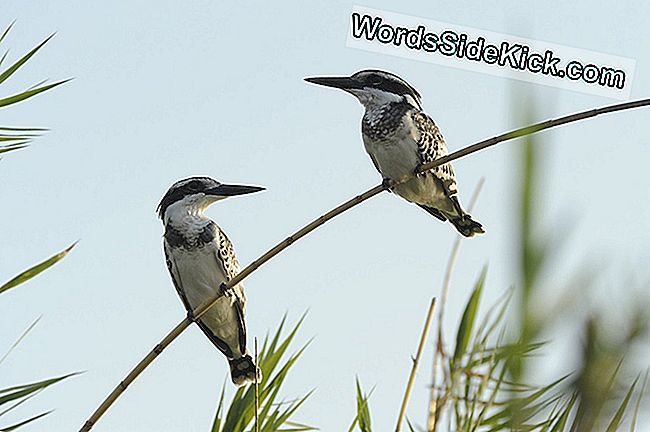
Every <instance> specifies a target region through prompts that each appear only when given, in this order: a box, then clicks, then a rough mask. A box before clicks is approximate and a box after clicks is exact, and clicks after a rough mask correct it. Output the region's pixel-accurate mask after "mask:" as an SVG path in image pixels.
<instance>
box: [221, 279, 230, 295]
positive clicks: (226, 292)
mask: <svg viewBox="0 0 650 432" xmlns="http://www.w3.org/2000/svg"><path fill="white" fill-rule="evenodd" d="M219 291H220V292H221V295H223V296H226V297H227V296H229V295H230V289H229V288H228V286H227V285H226V283H225V282H221V285H219Z"/></svg>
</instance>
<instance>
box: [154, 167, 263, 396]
mask: <svg viewBox="0 0 650 432" xmlns="http://www.w3.org/2000/svg"><path fill="white" fill-rule="evenodd" d="M238 188H239V189H238ZM260 189H261V188H257V187H246V186H235V185H222V184H221V183H219V182H217V181H215V180H213V179H210V178H207V177H193V178H191V179H187V180H181V181H179V182H177V183H175V184H174V185H173V186H172V187H171V188H170V190H169V191H168V192H167V194H165V196H164V197H163V199H162V200H161V204H160V206H159V209H158V211H159V215H160V217H161V218H162V219H163V224H164V226H165V233H164V235H163V248H164V251H165V258H166V262H167V268H168V270H169V274H170V276H171V279H172V282H173V284H174V287H175V288H176V291H177V293H178V295H179V297H180V298H181V301H182V302H183V306H185V309H186V310H187V311H188V314H191V312H192V311H193V310H196V308H197V307H199V306H201V305H203V304H204V303H206V302H207V301H209V300H211V299H213V298H215V297H218V298H217V300H216V302H215V303H214V305H213V306H211V307H210V309H208V310H207V311H206V312H205V313H204V314H203V315H201V316H200V317H199V318H198V319H196V324H197V325H198V327H199V328H200V329H201V330H202V331H203V333H205V335H206V336H207V337H208V339H209V340H210V341H211V342H212V343H213V344H214V345H215V346H216V347H217V348H218V349H219V351H221V352H222V353H223V354H224V355H225V356H226V358H227V359H228V362H229V365H230V371H231V377H232V380H233V382H234V383H235V384H237V385H242V384H245V383H246V382H252V381H255V379H258V380H260V379H261V373H260V371H259V368H257V366H255V364H254V361H253V359H252V358H251V356H250V354H249V353H248V352H247V350H246V320H245V314H246V297H245V295H244V286H243V285H242V284H241V283H239V284H237V285H235V286H234V287H232V288H231V289H230V290H228V293H227V294H224V293H223V292H222V289H221V286H222V284H223V283H226V282H228V281H230V280H231V279H232V278H233V277H235V276H236V275H237V274H238V273H239V271H240V267H239V262H238V261H237V257H236V255H235V251H234V248H233V245H232V243H231V242H230V240H229V239H228V237H227V236H226V234H225V233H224V232H223V230H221V228H219V226H218V225H217V224H216V223H215V222H214V221H212V220H210V219H209V218H207V217H206V216H205V215H204V214H203V211H204V210H205V208H207V207H208V206H209V205H210V204H211V203H213V202H216V201H218V200H220V199H223V198H225V197H226V196H220V195H219V194H218V193H219V191H220V190H222V191H223V192H224V193H227V194H231V195H232V194H237V193H238V192H237V190H241V192H239V193H250V192H252V191H255V190H260Z"/></svg>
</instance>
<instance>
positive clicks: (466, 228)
mask: <svg viewBox="0 0 650 432" xmlns="http://www.w3.org/2000/svg"><path fill="white" fill-rule="evenodd" d="M449 222H451V223H452V224H453V225H454V227H456V229H457V230H458V232H459V233H461V234H462V235H464V236H465V237H474V236H475V235H477V234H483V233H485V230H484V229H483V225H481V224H480V223H478V222H476V221H475V220H474V219H472V217H471V216H470V215H469V214H467V213H464V214H463V215H462V216H460V217H455V218H449Z"/></svg>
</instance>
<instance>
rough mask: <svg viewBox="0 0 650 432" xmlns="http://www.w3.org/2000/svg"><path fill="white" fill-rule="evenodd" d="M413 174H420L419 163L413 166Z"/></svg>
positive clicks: (420, 166)
mask: <svg viewBox="0 0 650 432" xmlns="http://www.w3.org/2000/svg"><path fill="white" fill-rule="evenodd" d="M413 174H415V175H419V174H422V164H421V163H419V164H417V165H416V166H415V168H414V169H413Z"/></svg>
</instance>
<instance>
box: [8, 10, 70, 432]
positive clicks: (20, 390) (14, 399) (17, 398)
mask: <svg viewBox="0 0 650 432" xmlns="http://www.w3.org/2000/svg"><path fill="white" fill-rule="evenodd" d="M12 27H13V23H12V24H11V25H9V26H8V27H7V29H6V30H5V31H4V32H2V34H1V35H0V44H2V43H3V42H4V41H5V38H6V37H7V35H8V34H9V31H10V30H11V28H12ZM51 38H52V36H50V37H48V38H46V39H45V40H44V41H43V42H41V43H40V44H38V45H37V46H36V47H35V48H34V49H32V50H31V51H30V52H28V53H27V54H25V55H24V56H22V57H21V58H20V59H18V60H17V61H16V62H14V63H13V64H12V65H10V66H8V67H7V68H6V69H4V70H3V71H2V72H0V85H2V84H3V83H4V82H5V81H6V80H7V79H9V78H10V77H12V76H14V74H15V73H16V72H17V71H18V70H19V69H20V68H21V67H22V66H23V65H24V64H25V63H27V61H28V60H29V59H30V58H32V56H34V54H36V52H38V51H39V50H40V49H41V48H42V47H43V45H45V44H46V43H47V42H48V41H49V40H50V39H51ZM8 53H9V50H6V51H5V53H4V54H3V55H2V57H0V67H1V66H2V64H3V63H4V61H5V60H6V59H7V55H8ZM64 82H65V81H58V82H55V83H52V84H46V85H42V83H41V84H38V85H36V86H33V87H31V88H28V89H27V90H24V91H22V92H20V93H17V94H14V95H11V96H7V97H0V108H3V107H7V106H9V105H13V104H15V103H18V102H21V101H24V100H26V99H29V98H31V97H33V96H36V95H37V94H40V93H43V92H44V91H47V90H49V89H52V88H54V87H56V86H58V85H61V84H63V83H64ZM44 130H45V129H42V128H16V127H0V154H2V153H7V152H10V151H14V150H18V149H21V148H23V147H25V146H27V144H28V143H29V142H30V141H31V140H32V139H33V138H34V137H35V136H37V135H36V133H37V132H40V131H44ZM73 247H74V244H73V245H71V246H70V247H68V248H66V249H65V250H63V251H62V252H59V253H58V254H56V255H54V256H52V257H50V258H49V259H47V260H45V261H43V262H41V263H40V264H37V265H35V266H33V267H31V268H30V269H28V270H26V271H24V272H22V273H20V274H19V275H18V276H16V277H14V278H13V279H11V280H9V281H8V282H6V283H4V284H2V285H0V294H1V293H3V292H5V291H8V290H9V289H12V288H15V287H17V286H19V285H21V284H23V283H25V282H27V281H28V280H30V279H32V278H34V277H35V276H37V275H38V274H39V273H41V272H43V271H44V270H46V269H48V268H49V267H51V266H53V265H54V264H56V263H57V262H58V261H60V260H61V259H63V258H64V257H65V256H66V255H67V254H68V253H69V252H70V250H72V248H73ZM37 322H38V320H36V321H35V322H34V323H33V324H32V325H30V326H29V327H28V328H27V330H25V332H24V333H23V335H22V336H20V337H19V338H18V340H17V341H16V342H14V344H13V345H12V346H11V347H10V348H9V350H8V351H7V352H6V353H5V354H4V355H3V357H2V358H1V359H0V364H2V362H4V360H5V359H6V358H7V357H8V356H9V354H10V353H11V352H12V351H13V350H14V349H15V348H16V347H17V346H18V345H19V343H20V342H21V341H22V340H23V339H24V338H25V337H26V336H27V334H28V333H29V332H30V331H31V330H32V329H33V328H34V326H35V325H36V323H37ZM73 375H75V374H67V375H63V376H59V377H56V378H49V379H45V380H41V381H36V382H32V383H29V384H21V385H17V386H13V387H8V388H4V389H0V418H2V417H3V416H5V415H7V414H9V413H11V412H12V411H13V410H15V409H16V408H18V407H19V406H21V405H22V404H24V403H25V402H27V401H28V400H30V399H31V398H32V397H34V396H36V395H37V394H38V393H39V392H41V391H43V390H45V389H46V388H47V387H49V386H51V385H54V384H56V383H59V382H61V381H63V380H65V379H67V378H69V377H71V376H73ZM50 412H51V411H46V412H42V413H39V414H36V415H33V416H31V417H28V418H27V419H25V420H21V421H19V422H18V423H15V424H13V425H9V426H0V432H9V431H13V430H16V429H18V428H20V427H22V426H25V425H28V424H30V423H32V422H33V421H36V420H38V419H40V418H42V417H44V416H46V415H48V414H49V413H50Z"/></svg>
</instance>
